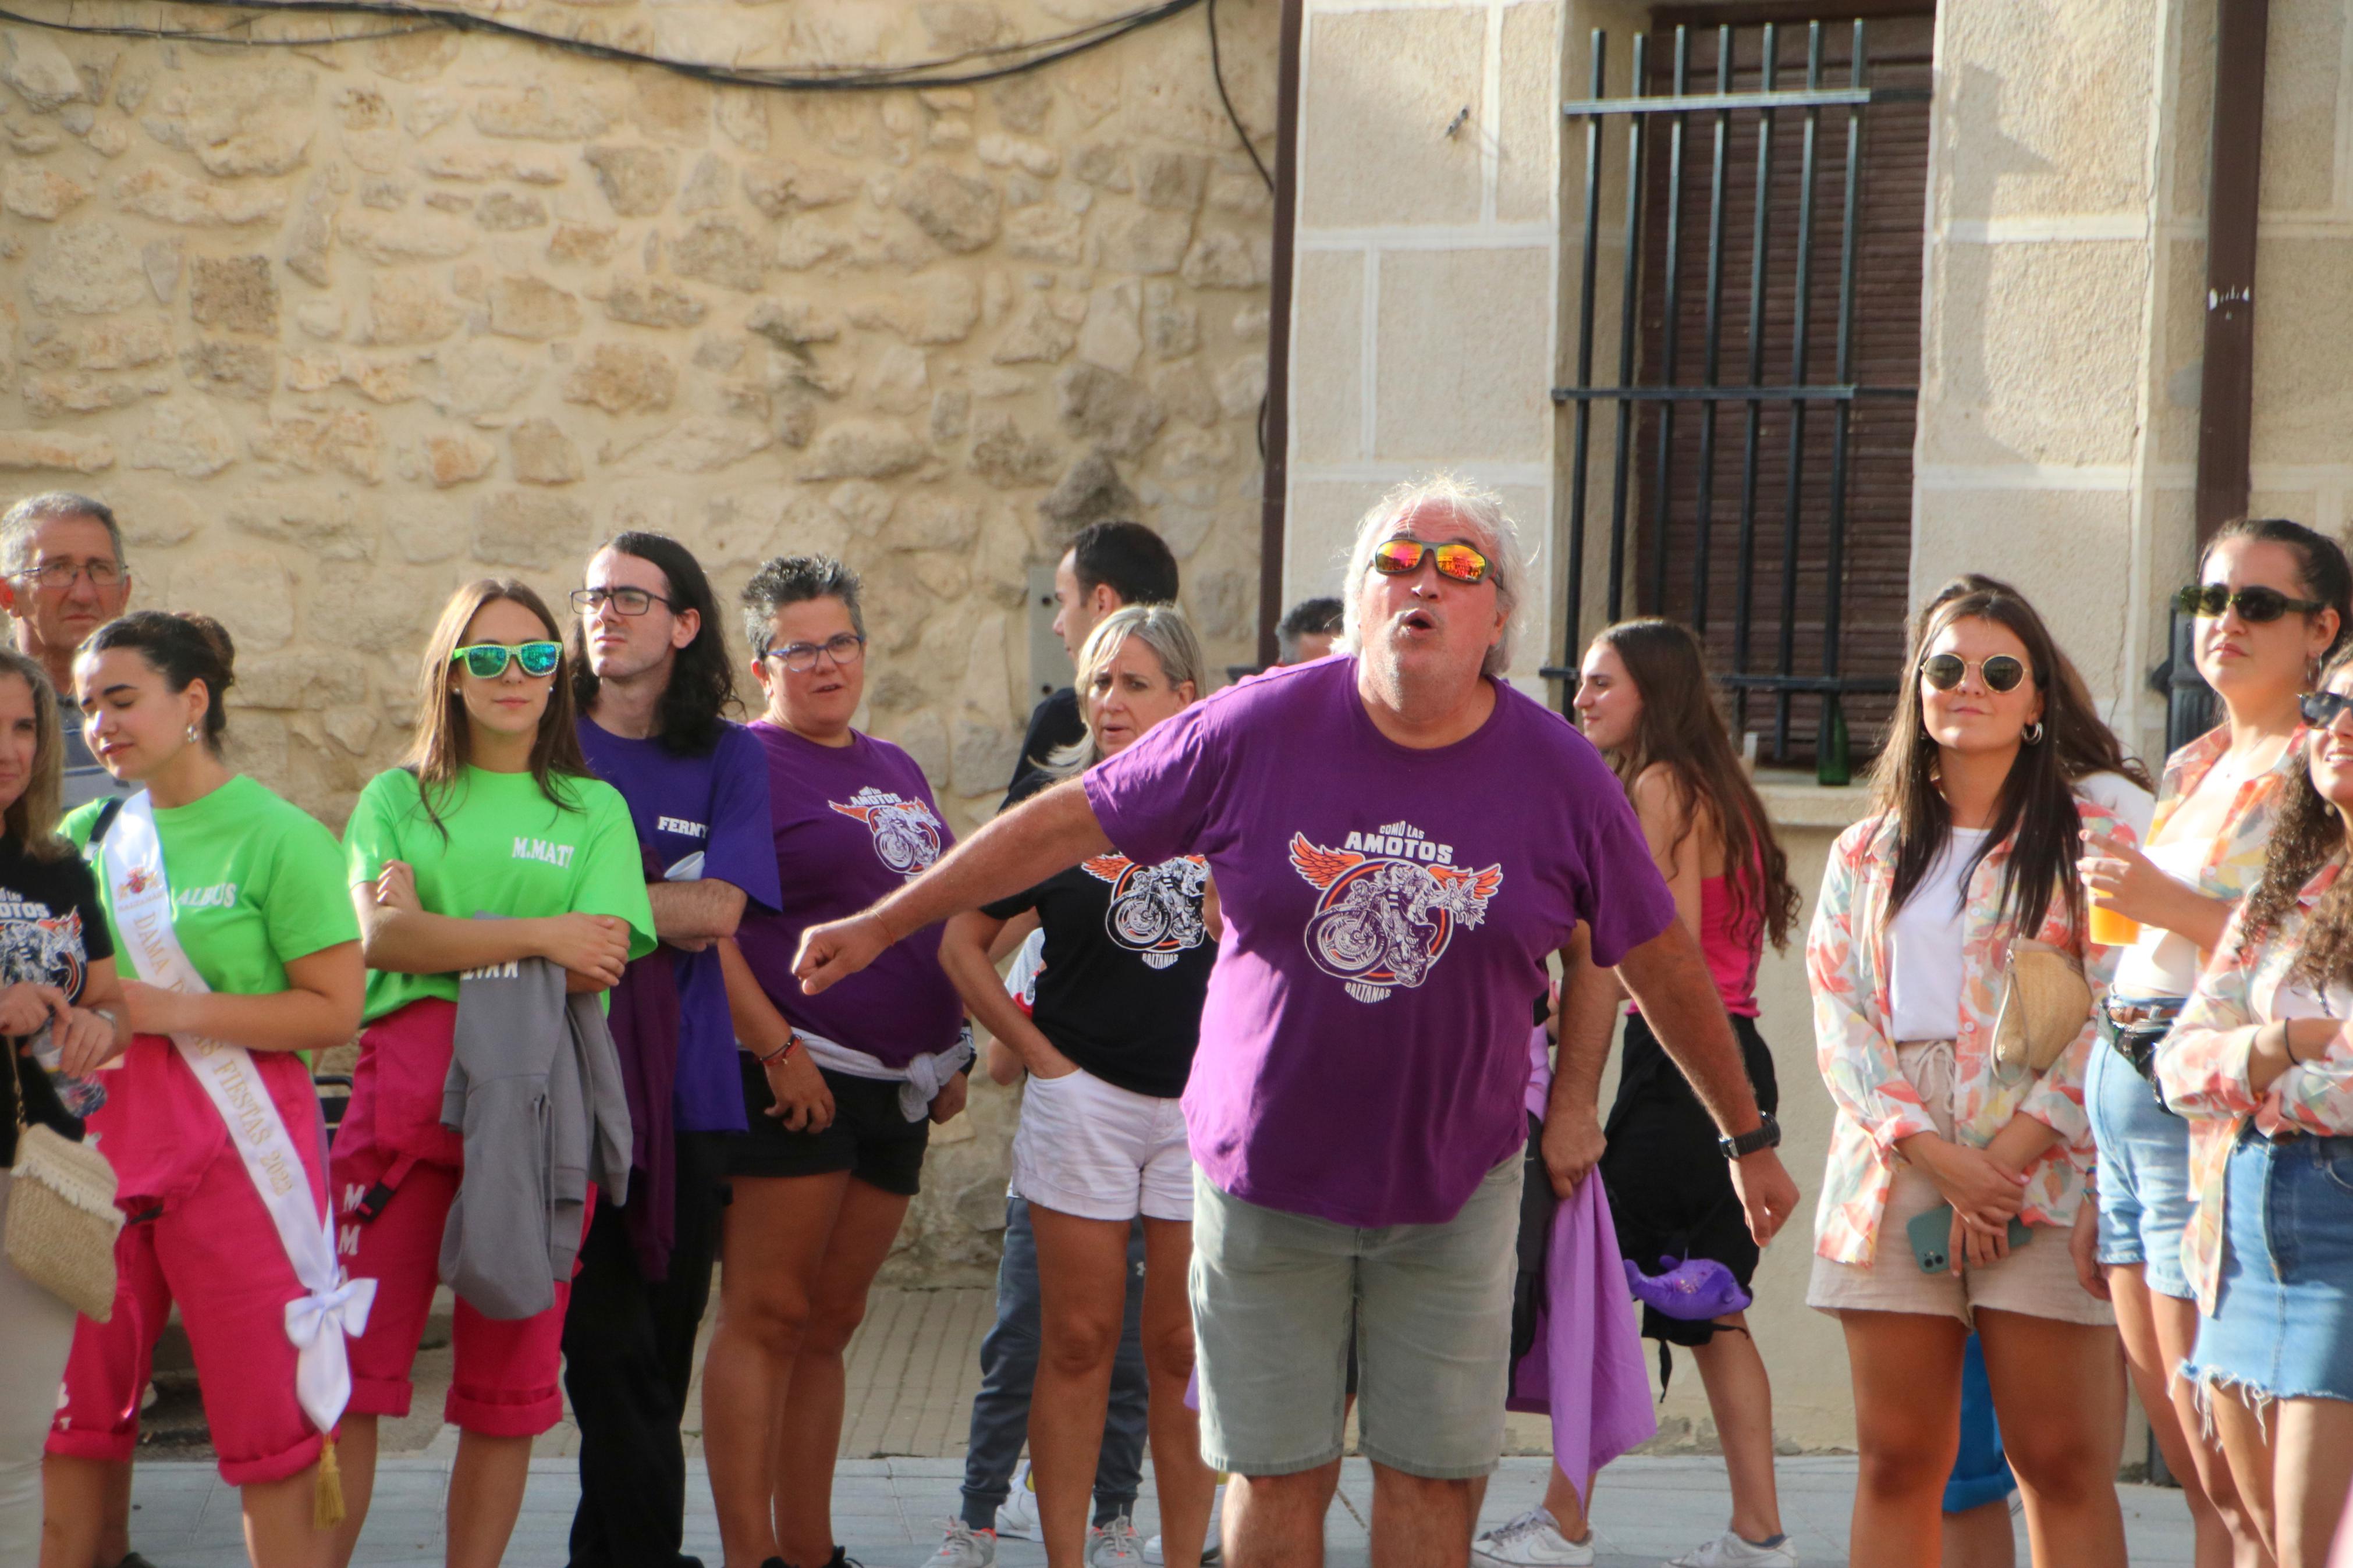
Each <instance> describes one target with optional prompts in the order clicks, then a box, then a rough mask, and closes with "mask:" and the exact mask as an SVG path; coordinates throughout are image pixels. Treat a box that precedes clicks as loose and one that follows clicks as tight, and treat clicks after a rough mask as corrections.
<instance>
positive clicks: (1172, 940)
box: [1081, 855, 1209, 969]
mask: <svg viewBox="0 0 2353 1568" xmlns="http://www.w3.org/2000/svg"><path fill="white" fill-rule="evenodd" d="M1081 867H1082V869H1083V870H1084V871H1085V872H1086V874H1087V875H1088V876H1090V877H1092V878H1094V879H1096V880H1097V881H1101V882H1109V883H1110V884H1111V907H1110V908H1109V909H1107V910H1104V911H1103V930H1104V931H1108V932H1109V933H1110V934H1111V939H1112V941H1113V942H1117V943H1119V945H1120V946H1122V947H1124V948H1125V949H1127V950H1128V951H1129V952H1133V953H1134V954H1135V955H1136V956H1137V957H1139V958H1141V959H1143V960H1144V962H1145V963H1148V964H1150V965H1151V966H1152V967H1153V968H1155V969H1166V968H1167V967H1168V966H1169V965H1170V964H1172V963H1176V960H1177V958H1178V956H1179V955H1180V954H1182V953H1184V952H1187V951H1188V950H1190V949H1192V948H1197V947H1198V946H1200V945H1201V943H1202V942H1205V941H1207V940H1208V934H1209V929H1208V925H1207V924H1205V923H1204V922H1203V921H1202V919H1201V895H1202V893H1203V892H1204V891H1205V890H1206V889H1208V885H1209V863H1208V861H1207V860H1205V859H1203V858H1201V857H1200V856H1198V855H1184V856H1179V857H1178V858H1176V859H1174V860H1164V861H1162V862H1161V863H1160V864H1159V865H1157V866H1139V865H1137V864H1136V863H1135V862H1134V861H1133V860H1130V859H1129V858H1127V857H1126V856H1124V855H1098V856H1096V857H1095V858H1093V859H1092V860H1087V861H1082V862H1081Z"/></svg>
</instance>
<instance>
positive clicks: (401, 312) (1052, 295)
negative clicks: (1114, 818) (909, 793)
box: [0, 0, 1276, 1280]
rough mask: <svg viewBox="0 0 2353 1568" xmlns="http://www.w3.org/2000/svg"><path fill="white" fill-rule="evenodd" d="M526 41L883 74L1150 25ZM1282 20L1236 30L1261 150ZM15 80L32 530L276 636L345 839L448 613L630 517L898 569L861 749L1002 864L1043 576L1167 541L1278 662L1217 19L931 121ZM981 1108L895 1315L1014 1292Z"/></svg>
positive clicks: (169, 80) (73, 51)
mask: <svg viewBox="0 0 2353 1568" xmlns="http://www.w3.org/2000/svg"><path fill="white" fill-rule="evenodd" d="M480 8H482V9H485V10H491V9H494V10H497V11H498V12H499V13H500V14H501V17H502V18H503V19H505V20H509V21H514V22H518V23H521V24H522V25H526V26H533V27H535V28H538V29H540V30H543V31H549V32H561V33H577V34H579V35H581V36H584V37H591V38H596V39H600V40H605V41H609V42H614V43H618V44H624V45H627V46H628V47H632V48H636V49H639V50H643V51H649V52H655V53H659V54H663V55H666V56H669V57H672V58H698V59H710V60H721V61H730V62H739V63H755V64H764V65H776V66H800V65H807V64H813V63H823V64H826V65H830V66H841V65H855V64H882V63H899V62H904V61H907V60H913V59H922V58H937V57H941V56H947V55H956V54H961V53H964V52H965V51H968V50H973V49H976V48H980V47H987V46H990V45H995V44H1002V43H1008V42H1013V41H1018V40H1020V39H1026V38H1034V37H1042V36H1045V35H1049V34H1053V33H1059V32H1062V31H1065V30H1067V29H1068V28H1070V27H1071V26H1073V25H1074V24H1076V23H1082V22H1084V21H1087V20H1091V19H1093V18H1094V17H1096V16H1102V15H1105V14H1108V13H1110V12H1112V11H1114V10H1117V9H1120V8H1121V6H1120V5H1117V4H1113V3H1110V0H1005V3H1004V4H1001V5H993V4H987V3H983V0H924V3H921V4H909V5H874V4H871V3H868V0H794V3H792V4H786V5H739V4H698V3H689V4H682V5H672V4H665V5H654V4H650V3H644V0H622V3H621V4H617V5H607V4H593V3H590V4H578V5H574V4H541V3H535V0H521V3H520V4H511V3H507V0H500V3H498V4H495V5H491V4H484V5H481V7H480ZM1275 12H1276V6H1275V5H1274V4H1273V0H1226V3H1225V4H1224V5H1222V7H1221V9H1220V16H1219V23H1220V27H1221V37H1222V43H1223V56H1224V60H1225V65H1226V70H1227V79H1228V85H1229V89H1231V91H1232V93H1233V96H1234V100H1235V102H1236V104H1237V106H1238V108H1239V110H1240V113H1241V115H1242V117H1243V119H1244V121H1245V122H1246V123H1248V124H1250V125H1251V126H1252V127H1254V128H1256V129H1258V130H1259V131H1260V132H1261V133H1264V132H1269V131H1270V130H1271V124H1272V119H1273V115H1272V102H1273V56H1274V24H1275ZM65 15H66V13H65V12H64V11H63V10H59V11H58V16H61V17H62V16H65ZM72 16H73V18H74V19H75V20H78V21H82V22H123V21H137V22H139V23H141V24H142V25H144V24H147V23H150V22H160V23H161V24H163V25H166V26H191V25H196V24H197V23H199V22H202V23H207V24H209V23H211V22H215V21H216V20H217V19H218V18H217V17H216V16H215V14H212V13H194V12H190V13H183V12H180V11H178V10H177V8H172V9H171V10H170V12H169V13H168V14H165V15H162V16H149V15H148V14H147V12H146V10H145V8H143V7H142V6H139V5H133V4H118V5H111V6H110V5H107V4H104V3H101V4H100V5H97V6H95V7H93V6H90V5H83V6H79V7H78V8H76V9H75V10H74V12H73V13H72ZM265 26H266V27H267V28H268V29H269V30H271V31H274V32H275V33H277V34H279V35H280V36H296V29H297V28H298V27H301V26H309V27H311V28H312V31H311V32H310V33H307V34H302V35H301V36H305V37H321V36H324V34H325V33H326V32H327V31H329V29H330V26H331V22H330V19H328V18H321V17H308V18H273V19H271V20H270V21H269V23H267V24H265ZM332 26H341V27H343V30H345V31H356V30H360V24H358V23H355V22H354V21H353V20H352V19H344V20H342V21H339V22H333V23H332ZM365 30H368V31H371V32H373V31H379V30H381V29H380V27H379V26H377V25H376V24H375V23H373V22H367V23H366V24H365ZM0 84H5V86H0V141H5V148H0V500H5V499H13V498H14V497H15V496H16V495H20V494H25V493H28V492H30V491H32V490H35V489H52V488H56V487H58V486H69V487H71V488H76V489H87V490H90V491H94V492H96V493H98V494H100V495H101V496H103V497H104V498H105V499H106V500H109V501H110V502H111V503H112V504H113V505H114V506H115V507H116V508H117V510H119V511H120V513H121V516H122V518H123V521H124V522H125V523H126V525H127V528H128V531H129V537H130V553H131V560H132V568H133V570H134V573H135V574H136V584H135V587H136V595H137V602H139V603H142V604H145V605H165V606H169V607H195V608H203V609H205V610H206V611H209V612H211V613H213V614H215V615H216V616H219V617H220V618H221V620H222V621H223V622H224V623H225V624H227V626H228V627H229V629H230V630H231V631H232V632H233V633H234V634H235V636H236V637H237V643H238V648H239V658H238V681H237V690H236V692H235V693H234V695H233V696H232V698H231V707H232V708H233V709H234V710H235V714H234V721H233V723H232V726H231V733H232V736H233V739H234V742H235V745H236V748H237V755H236V761H237V763H238V764H239V765H240V766H242V767H244V768H246V769H248V770H249V771H251V772H252V773H255V774H256V775H258V776H259V778H261V779H262V780H263V781H264V782H266V783H268V784H270V785H272V786H273V787H275V788H279V789H281V790H284V791H286V792H287V793H288V794H290V795H291V796H292V797H293V798H294V799H295V800H297V801H298V802H300V803H301V805H304V806H306V807H308V808H309V809H311V810H312V811H314V812H316V813H318V814H319V815H320V816H322V818H323V819H325V820H326V821H327V822H328V823H329V824H330V825H332V826H340V824H341V823H342V821H343V816H344V815H345V814H346V813H347V812H348V810H349V808H350V805H351V802H352V800H353V797H354V795H356V793H357V791H358V789H359V787H360V786H361V784H364V782H365V781H366V780H367V778H368V777H369V776H371V775H372V774H373V773H375V772H377V771H379V770H381V769H383V768H385V767H386V766H389V765H390V764H391V763H392V762H393V761H394V759H395V758H396V756H397V754H398V753H399V751H400V749H401V747H402V746H403V744H404V743H405V742H406V728H405V727H406V723H407V721H408V710H409V707H410V704H411V701H412V696H411V691H412V683H413V679H414V670H413V662H414V659H415V657H416V654H417V648H418V647H419V646H420V645H421V643H422V641H423V639H424V637H425V634H426V631H427V628H428V626H429V625H430V623H431V620H432V617H433V616H434V614H435V612H436V611H437V609H438V606H439V605H440V602H441V600H442V599H443V597H444V596H445V595H447V593H448V590H449V589H450V588H451V587H453V586H454V585H456V584H458V583H459V582H460V581H463V580H465V579H466V578H469V577H472V576H476V575H480V574H485V573H505V574H514V575H518V576H520V577H522V578H523V579H524V580H526V581H528V582H530V583H532V584H534V585H535V586H537V587H539V588H540V589H541V590H542V591H543V592H546V593H548V594H549V595H551V597H552V596H554V595H559V594H561V593H563V592H565V591H567V590H569V589H570V588H572V587H573V586H575V585H576V584H577V583H578V580H579V579H578V572H579V568H580V565H581V563H582V562H583V561H584V560H585V557H586V552H587V551H588V550H589V549H590V547H591V546H592V545H593V544H594V543H595V542H596V541H597V540H598V539H599V538H600V537H602V536H604V535H606V534H608V533H610V532H613V531H617V530H619V529H623V528H631V527H647V528H655V529H659V530H661V531H665V532H669V533H673V534H675V535H677V536H679V537H680V538H681V539H682V540H684V541H685V542H687V543H688V544H689V545H690V546H691V547H692V548H693V549H694V550H696V551H697V552H699V553H700V554H701V556H702V560H703V561H704V563H705V564H706V565H707V566H708V567H710V568H711V570H712V574H713V576H714V578H715V580H716V581H717V583H718V584H719V587H720V590H721V592H722V593H723V595H725V594H732V593H733V590H734V588H735V587H737V586H738V585H740V584H741V583H742V581H743V580H744V577H745V576H746V575H748V572H749V568H750V567H751V565H752V564H753V563H754V562H755V561H757V560H759V559H760V558H762V557H764V556H765V555H768V554H772V553H774V552H778V551H786V550H819V551H826V552H833V553H837V554H839V555H841V556H842V557H844V558H845V559H847V560H848V561H849V563H851V564H852V565H854V566H856V567H857V568H858V569H859V570H860V572H861V573H863V574H865V577H866V580H867V584H868V589H869V595H870V597H869V606H868V612H867V614H868V619H869V623H870V629H871V632H872V633H873V634H874V638H875V641H874V646H873V650H872V662H871V668H870V673H869V678H868V685H867V696H868V711H867V713H866V715H865V716H864V720H863V723H864V725H865V727H867V728H869V729H871V731H874V732H875V733H877V734H880V735H882V736H884V737H887V738H889V739H891V740H893V741H896V742H899V743H900V744H902V745H903V746H905V747H906V748H907V749H908V750H909V751H910V752H912V753H913V755H914V756H915V757H916V759H917V760H918V761H919V762H920V763H922V764H923V769H924V771H925V772H926V773H927V774H928V775H929V776H930V778H931V779H932V782H933V784H934V787H935V788H936V789H937V790H938V791H939V793H940V795H941V797H942V803H943V805H944V808H945V809H946V811H947V813H948V815H949V816H951V818H952V819H953V820H954V821H955V826H957V827H958V828H959V829H968V828H969V827H970V826H972V825H973V824H974V823H975V822H976V820H977V819H978V818H979V817H981V816H986V815H987V813H988V811H989V810H991V809H993V807H994V804H995V800H996V796H997V792H998V791H999V790H1000V789H1001V788H1002V787H1003V785H1004V783H1005V780H1006V778H1007V776H1008V773H1010V771H1011V768H1012V763H1013V758H1014V752H1015V750H1016V748H1017V745H1018V738H1019V732H1020V722H1021V720H1022V718H1023V717H1024V716H1025V715H1026V712H1027V710H1028V705H1029V670H1028V652H1027V646H1028V645H1027V634H1026V630H1025V623H1024V619H1023V614H1024V612H1023V599H1024V589H1025V572H1026V569H1027V568H1028V567H1029V565H1031V564H1034V563H1045V562H1050V561H1051V560H1052V559H1053V558H1054V557H1055V556H1056V555H1057V554H1058V553H1059V552H1060V549H1061V546H1062V543H1063V542H1064V541H1066V540H1067V539H1068V537H1069V535H1070V534H1071V532H1072V531H1075V530H1076V529H1077V528H1079V527H1080V526H1082V525H1083V524H1084V523H1086V522H1089V521H1093V520H1095V519H1097V518H1102V517H1106V516H1112V515H1134V516H1139V517H1141V518H1143V519H1144V520H1145V521H1149V522H1151V523H1152V524H1154V525H1155V527H1157V528H1159V529H1160V530H1161V531H1162V532H1163V533H1165V534H1166V536H1167V538H1168V540H1169V542H1170V544H1171V545H1172V546H1173V547H1174V548H1175V550H1176V554H1177V556H1178V558H1179V560H1180V561H1181V562H1182V563H1183V565H1184V572H1185V576H1186V592H1185V599H1186V603H1187V606H1188V608H1189V609H1190V610H1191V612H1192V614H1193V616H1195V618H1196V620H1197V622H1198V625H1199V626H1200V628H1201V631H1202V633H1203V635H1204V638H1205V640H1206V642H1207V644H1208V652H1209V655H1210V658H1211V662H1212V664H1213V666H1222V665H1224V664H1227V663H1229V662H1236V661H1239V660H1241V659H1244V658H1248V657H1249V655H1250V637H1251V627H1252V625H1253V616H1255V613H1256V608H1257V606H1256V604H1255V595H1256V560H1257V505H1258V498H1259V469H1260V464H1259V454H1258V444H1257V433H1256V427H1255V426H1256V419H1257V416H1258V409H1259V404H1260V400H1261V394H1262V391H1263V388H1264V384H1265V364H1266V361H1265V349H1266V321H1267V315H1266V286H1267V276H1268V264H1269V234H1270V218H1269V213H1270V209H1271V203H1270V201H1269V198H1268V195H1267V193H1266V190H1265V188H1264V186H1263V184H1261V181H1260V178H1259V176H1258V174H1257V173H1256V172H1255V171H1254V170H1253V169H1252V168H1251V167H1250V163H1249V162H1248V160H1247V159H1246V158H1245V157H1244V156H1243V155H1242V153H1241V152H1240V145H1239V143H1238V142H1237V140H1236V137H1235V132H1234V131H1233V128H1232V127H1231V126H1230V125H1229V123H1228V121H1226V119H1225V116H1224V112H1223V110H1221V108H1220V107H1219V102H1218V98H1217V94H1216V90H1215V87H1214V84H1213V82H1212V80H1211V78H1210V74H1209V65H1208V48H1207V41H1206V35H1205V33H1204V31H1203V29H1202V26H1201V18H1200V16H1199V14H1198V13H1188V14H1187V15H1186V16H1182V17H1180V18H1178V19H1176V21H1174V22H1171V23H1168V24H1166V25H1163V26H1156V27H1153V28H1148V29H1145V30H1144V31H1142V32H1139V33H1136V34H1134V35H1131V36H1129V37H1125V38H1123V39H1121V40H1120V41H1118V42H1116V43H1114V44H1113V45H1110V46H1109V47H1104V48H1102V49H1098V50H1095V51H1093V52H1092V53H1090V54H1087V55H1084V56H1082V57H1079V58H1073V59H1071V60H1067V61H1062V62H1060V63H1057V64H1054V65H1051V66H1049V67H1047V68H1044V69H1041V70H1039V71H1037V72H1033V73H1030V74H1026V75H1021V76H1016V77H1013V78H1010V79H1007V80H1004V81H1001V82H997V83H993V84H989V85H987V86H984V87H978V88H949V89H932V90H925V91H920V92H918V91H893V92H889V93H792V92H781V91H771V90H759V89H743V88H725V89H714V88H712V87H709V86H706V85H703V84H702V83H699V82H696V81H693V80H691V79H685V78H682V77H680V76H677V75H675V74H672V73H670V72H666V71H662V70H659V69H656V68H644V67H623V66H617V65H612V64H607V63H602V62H597V61H593V60H589V59H586V58H580V57H577V56H573V55H568V54H563V53H559V52H557V51H555V50H554V49H550V48H546V47H540V46H537V45H532V44H527V43H521V42H512V41H506V40H501V39H498V38H492V37H481V36H474V35H464V36H461V35H459V34H456V33H452V32H448V31H444V30H440V29H427V30H423V31H417V32H414V33H408V34H406V35H404V36H400V37H381V38H376V39H374V40H371V41H366V42H356V43H349V44H333V45H320V46H317V47H301V48H299V49H287V48H248V47H238V46H233V45H223V44H195V43H189V42H185V41H170V40H156V41H146V40H125V39H121V38H108V37H80V36H75V35H71V34H66V33H58V32H53V31H48V30H44V29H38V28H33V27H25V26H8V27H5V28H0ZM1261 147H1262V149H1271V136H1264V135H1262V140H1261ZM730 636H731V639H733V638H734V637H735V636H736V634H735V633H734V632H733V628H732V627H731V629H730ZM736 651H737V653H738V655H739V657H740V656H741V655H742V654H743V652H744V650H743V649H741V648H740V647H738V648H737V650H736ZM746 684H747V687H748V684H749V683H748V681H747V682H746ZM975 1101H976V1103H975V1107H974V1110H973V1112H972V1114H971V1115H970V1116H968V1117H967V1118H965V1121H964V1126H965V1128H966V1129H968V1130H969V1131H968V1132H967V1134H966V1136H965V1138H964V1139H962V1140H959V1139H957V1137H956V1136H955V1133H954V1132H953V1131H952V1132H950V1134H949V1138H948V1139H947V1140H946V1141H945V1146H944V1147H942V1148H941V1150H940V1152H939V1153H938V1154H937V1155H936V1156H935V1157H934V1172H933V1174H932V1176H931V1177H930V1178H929V1180H928V1183H927V1190H926V1194H925V1196H924V1198H923V1201H922V1202H921V1203H920V1204H919V1205H918V1208H917V1211H916V1213H915V1215H913V1218H912V1219H911V1221H910V1224H909V1226H908V1230H907V1237H906V1245H905V1247H904V1248H903V1251H902V1258H901V1259H900V1261H899V1262H898V1263H897V1264H895V1265H894V1267H893V1275H894V1277H895V1278H898V1279H902V1280H904V1279H910V1278H917V1279H942V1280H944V1279H951V1278H959V1277H962V1278H971V1279H978V1278H981V1277H983V1276H981V1274H980V1272H979V1271H980V1269H981V1268H983V1267H984V1266H985V1265H986V1264H987V1262H988V1261H989V1260H990V1258H991V1257H992V1255H993V1247H992V1246H991V1245H990V1243H989V1242H988V1240H987V1237H985V1236H981V1235H978V1234H976V1232H977V1230H980V1229H987V1228H993V1227H995V1226H1001V1225H1002V1223H1003V1204H1002V1192H1003V1178H1002V1171H1003V1149H1004V1145H1005V1142H1006V1140H1007V1139H1008V1137H1009V1134H1010V1130H1011V1121H1012V1116H1013V1100H1012V1097H1011V1096H1009V1095H995V1094H987V1093H976V1096H975Z"/></svg>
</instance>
